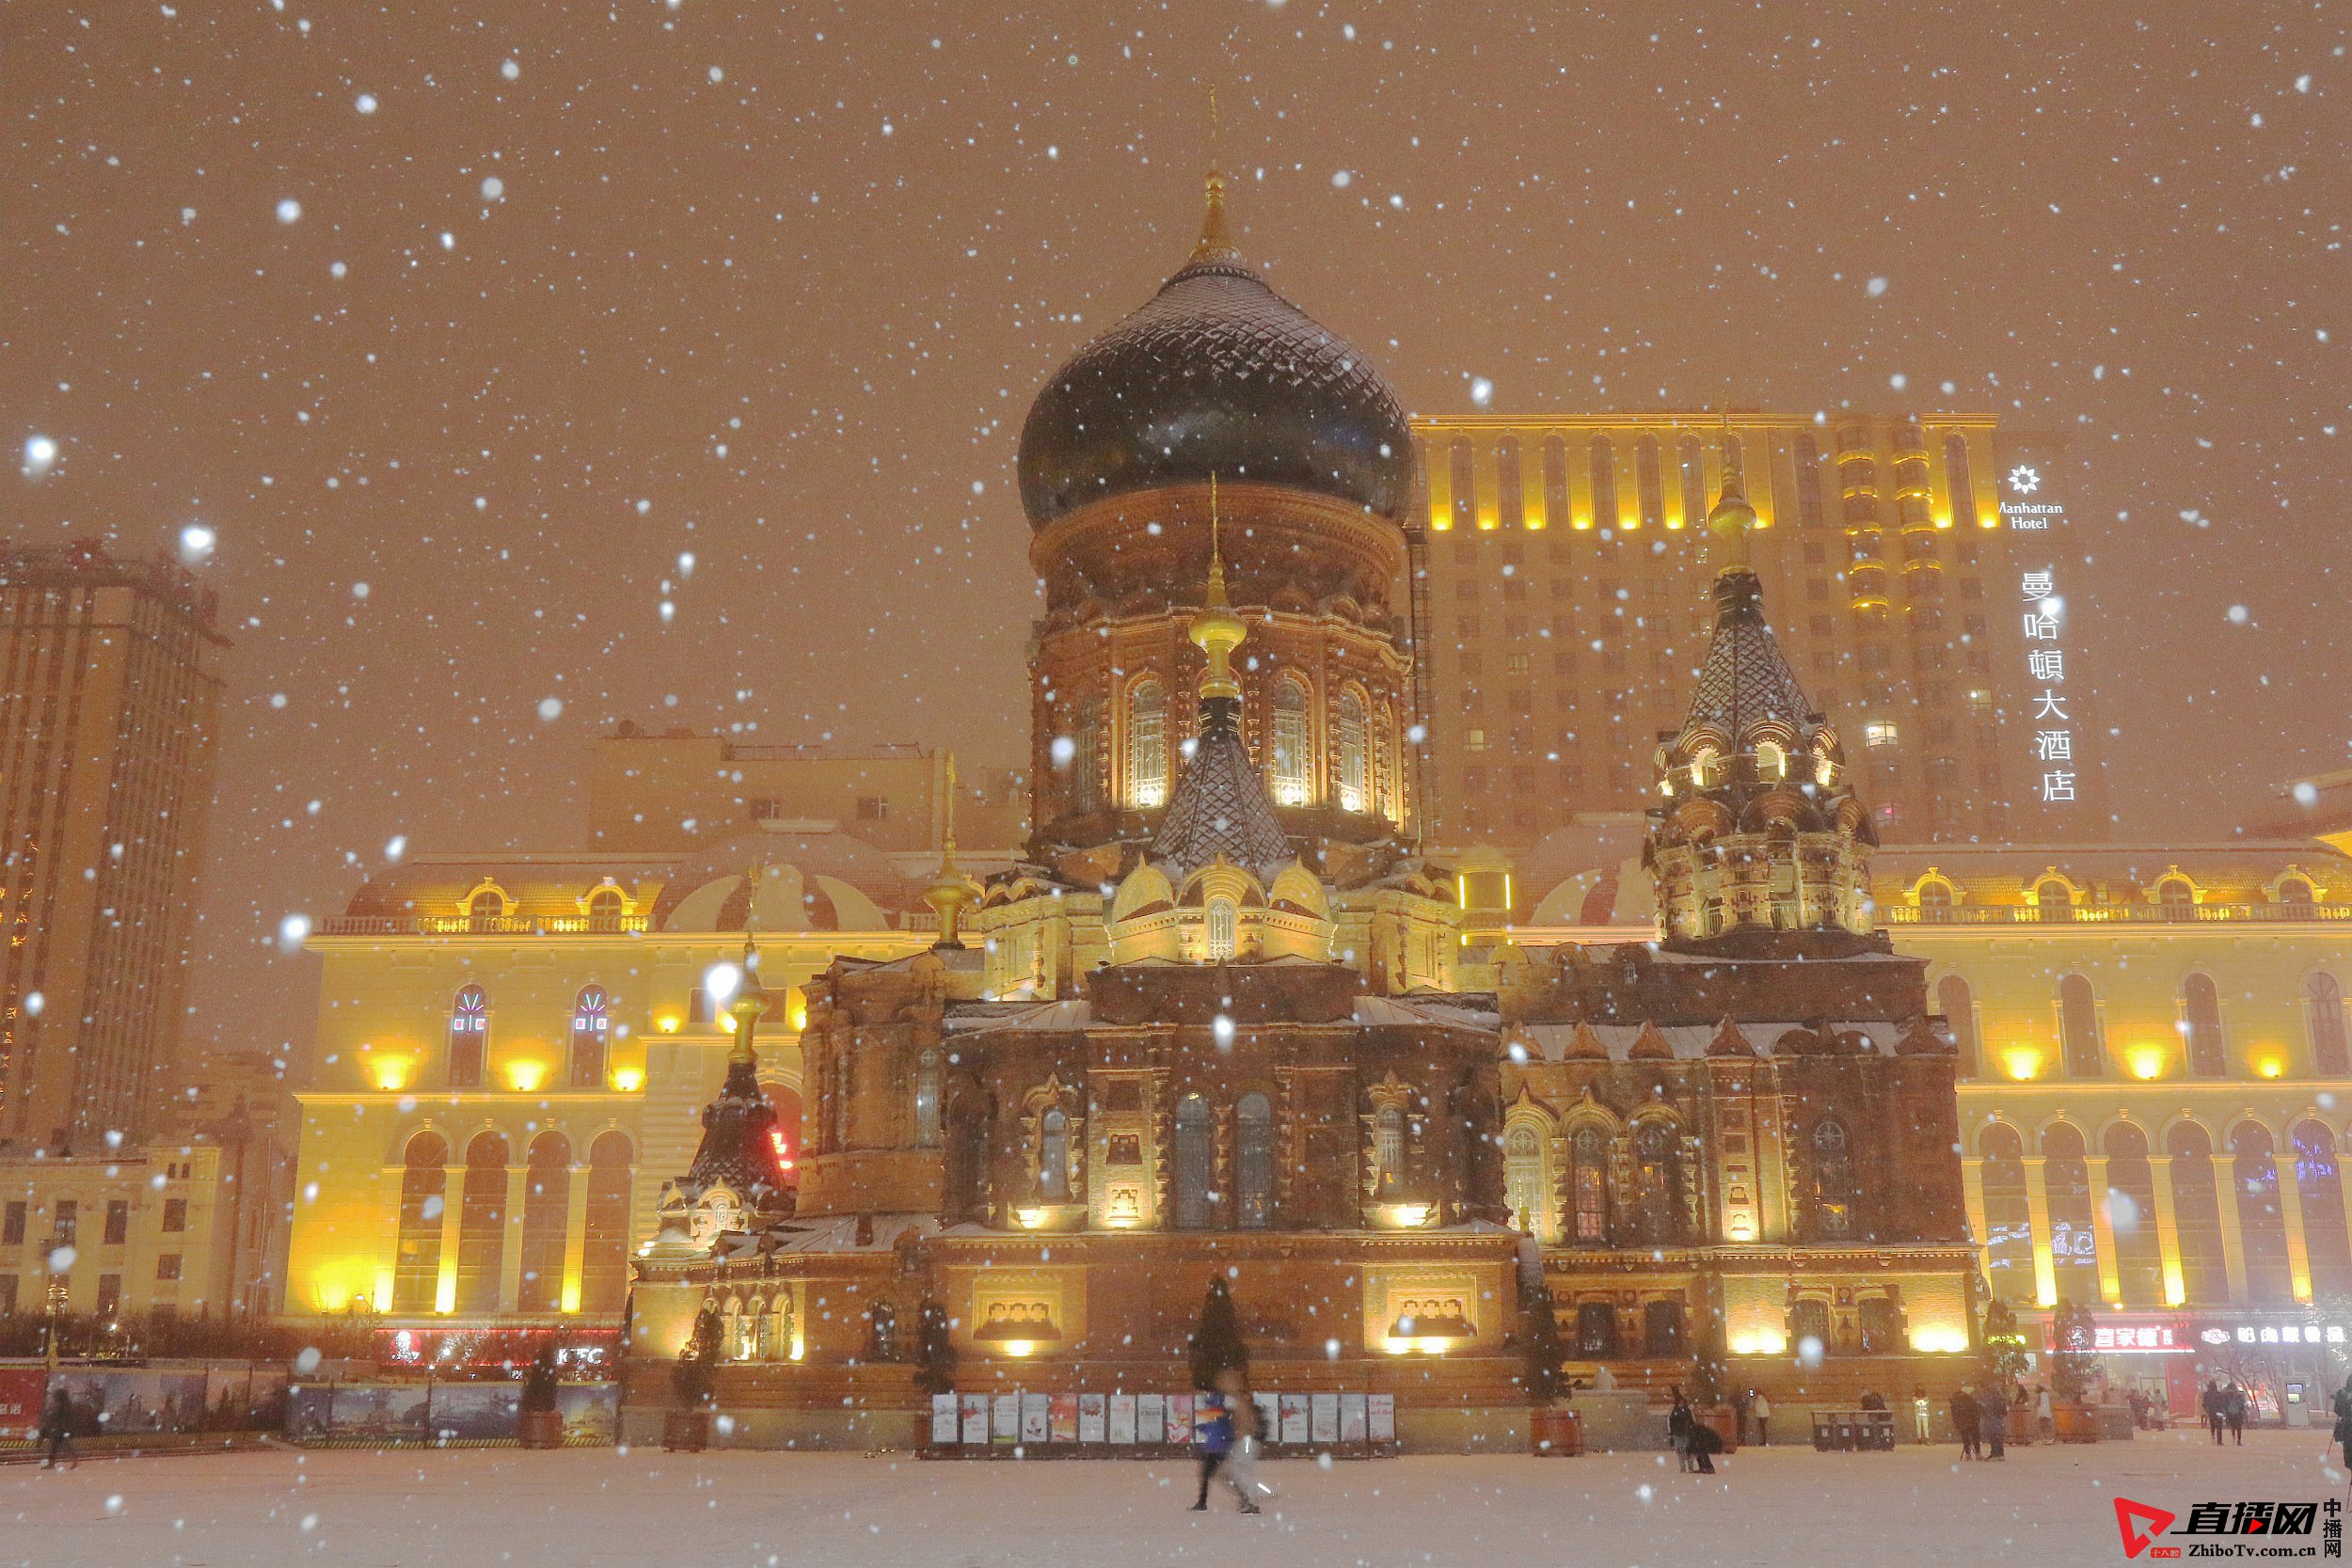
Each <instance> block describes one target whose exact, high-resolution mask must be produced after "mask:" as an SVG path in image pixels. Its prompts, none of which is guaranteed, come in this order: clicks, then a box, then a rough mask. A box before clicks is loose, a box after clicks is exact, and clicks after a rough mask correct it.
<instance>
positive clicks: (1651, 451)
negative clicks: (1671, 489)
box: [1633, 436, 1666, 528]
mask: <svg viewBox="0 0 2352 1568" xmlns="http://www.w3.org/2000/svg"><path fill="white" fill-rule="evenodd" d="M1633 488H1634V494H1635V497H1636V499H1637V501H1638V504H1639V506H1640V508H1641V514H1642V526H1643V527H1644V528H1663V527H1664V526H1665V523H1666V486H1665V482H1664V476H1663V475H1662V474H1661V473H1660V472H1659V460H1658V437H1657V436H1643V437H1642V438H1641V439H1640V440H1638V441H1636V442H1634V443H1633Z"/></svg>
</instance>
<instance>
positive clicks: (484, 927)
mask: <svg viewBox="0 0 2352 1568" xmlns="http://www.w3.org/2000/svg"><path fill="white" fill-rule="evenodd" d="M466 918H467V920H468V922H469V924H470V925H471V926H472V927H473V928H474V929H475V930H477V931H490V930H495V929H497V928H498V924H499V922H500V921H501V920H503V919H505V918H506V895H504V894H502V893H501V892H500V891H499V890H498V889H496V888H491V887H485V888H482V889H480V890H478V891H477V892H476V893H475V894H474V895H473V896H471V897H470V898H468V899H467V900H466Z"/></svg>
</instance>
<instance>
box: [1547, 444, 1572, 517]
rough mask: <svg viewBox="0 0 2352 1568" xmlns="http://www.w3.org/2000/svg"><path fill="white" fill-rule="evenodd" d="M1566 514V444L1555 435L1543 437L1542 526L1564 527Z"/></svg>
mask: <svg viewBox="0 0 2352 1568" xmlns="http://www.w3.org/2000/svg"><path fill="white" fill-rule="evenodd" d="M1570 520H1571V519H1570V518H1569V516H1568V444H1567V443H1566V442H1565V441H1563V440H1562V439H1560V437H1559V436H1545V437H1544V527H1546V528H1566V527H1567V526H1568V524H1569V522H1570Z"/></svg>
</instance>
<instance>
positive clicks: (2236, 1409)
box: [2221, 1378, 2247, 1449]
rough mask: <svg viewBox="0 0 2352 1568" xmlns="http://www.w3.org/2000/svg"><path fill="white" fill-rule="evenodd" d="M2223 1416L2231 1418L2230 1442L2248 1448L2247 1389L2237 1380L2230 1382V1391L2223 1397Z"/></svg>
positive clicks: (2233, 1379)
mask: <svg viewBox="0 0 2352 1568" xmlns="http://www.w3.org/2000/svg"><path fill="white" fill-rule="evenodd" d="M2223 1401H2224V1402H2223V1404H2222V1407H2221V1411H2222V1414H2223V1415H2224V1416H2226V1417H2228V1418H2229V1421H2230V1441H2231V1442H2233V1443H2234V1444H2236V1445H2237V1446H2238V1447H2239V1448H2241V1449H2242V1448H2244V1447H2246V1403H2247V1402H2246V1388H2245V1386H2244V1385H2243V1384H2241V1383H2239V1382H2238V1380H2237V1379H2235V1378H2232V1379H2231V1380H2230V1391H2229V1392H2228V1393H2227V1394H2226V1395H2224V1396H2223Z"/></svg>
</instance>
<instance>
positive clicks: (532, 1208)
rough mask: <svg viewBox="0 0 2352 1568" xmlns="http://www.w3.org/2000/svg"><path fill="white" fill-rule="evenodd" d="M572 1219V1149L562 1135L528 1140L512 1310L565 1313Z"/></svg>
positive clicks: (551, 1133) (550, 1135)
mask: <svg viewBox="0 0 2352 1568" xmlns="http://www.w3.org/2000/svg"><path fill="white" fill-rule="evenodd" d="M571 1219H572V1146H571V1141H570V1140H569V1139H567V1138H566V1137H564V1134H563V1133H561V1132H542V1133H540V1134H539V1135H538V1136H537V1137H535V1138H533V1139H532V1140H531V1151H530V1153H529V1154H528V1155H527V1156H526V1157H525V1159H524V1161H523V1257H522V1265H523V1267H522V1281H521V1293H520V1296H519V1298H518V1299H517V1300H516V1303H515V1310H516V1311H517V1312H561V1311H562V1310H564V1243H566V1242H567V1241H568V1240H569V1232H570V1229H571Z"/></svg>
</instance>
